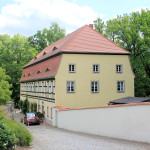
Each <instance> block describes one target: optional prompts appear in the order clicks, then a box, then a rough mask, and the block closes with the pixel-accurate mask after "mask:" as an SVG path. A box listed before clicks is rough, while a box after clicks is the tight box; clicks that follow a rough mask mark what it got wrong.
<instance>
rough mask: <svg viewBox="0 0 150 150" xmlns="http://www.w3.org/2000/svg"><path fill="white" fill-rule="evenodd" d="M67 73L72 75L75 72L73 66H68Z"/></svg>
mask: <svg viewBox="0 0 150 150" xmlns="http://www.w3.org/2000/svg"><path fill="white" fill-rule="evenodd" d="M69 72H70V73H74V72H75V65H69Z"/></svg>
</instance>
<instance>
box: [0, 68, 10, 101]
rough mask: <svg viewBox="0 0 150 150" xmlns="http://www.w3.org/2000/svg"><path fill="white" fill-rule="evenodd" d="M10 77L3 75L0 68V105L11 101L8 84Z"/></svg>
mask: <svg viewBox="0 0 150 150" xmlns="http://www.w3.org/2000/svg"><path fill="white" fill-rule="evenodd" d="M9 80H10V77H9V76H8V75H6V74H5V69H2V68H1V67H0V104H5V103H6V102H7V101H9V100H11V97H10V96H11V94H12V92H11V91H10V88H11V84H9V82H8V81H9Z"/></svg>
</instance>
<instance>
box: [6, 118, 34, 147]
mask: <svg viewBox="0 0 150 150" xmlns="http://www.w3.org/2000/svg"><path fill="white" fill-rule="evenodd" d="M7 124H8V126H9V127H10V128H11V129H12V130H13V132H14V134H15V136H16V138H17V145H20V146H29V145H30V143H31V142H32V135H31V133H30V132H29V130H28V129H26V127H25V126H23V125H21V124H19V123H18V122H16V121H14V120H7Z"/></svg>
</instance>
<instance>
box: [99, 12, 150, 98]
mask: <svg viewBox="0 0 150 150" xmlns="http://www.w3.org/2000/svg"><path fill="white" fill-rule="evenodd" d="M101 22H102V21H101ZM103 33H104V34H106V36H107V37H108V38H109V39H111V40H113V41H114V42H115V43H117V44H118V45H120V46H121V47H123V48H124V49H126V50H128V51H129V52H131V64H132V67H133V71H134V74H135V77H136V78H135V96H139V97H142V96H150V10H142V11H141V12H133V13H131V14H129V15H128V14H125V15H123V16H117V18H116V19H112V20H109V21H107V24H106V28H105V30H104V31H103Z"/></svg>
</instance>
